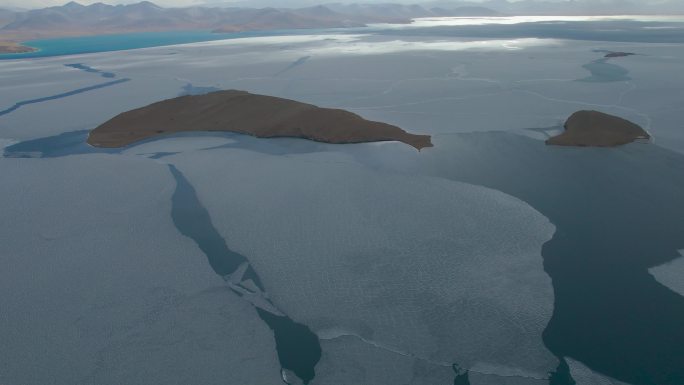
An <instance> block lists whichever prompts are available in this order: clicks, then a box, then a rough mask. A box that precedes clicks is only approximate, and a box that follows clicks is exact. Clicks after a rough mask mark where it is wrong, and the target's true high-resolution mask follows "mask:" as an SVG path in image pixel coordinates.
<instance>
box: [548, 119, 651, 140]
mask: <svg viewBox="0 0 684 385" xmlns="http://www.w3.org/2000/svg"><path fill="white" fill-rule="evenodd" d="M650 138H651V136H650V135H649V134H648V133H647V132H646V131H645V130H644V129H643V128H641V127H640V126H639V125H637V124H635V123H632V122H630V121H629V120H625V119H622V118H620V117H617V116H613V115H608V114H605V113H603V112H599V111H588V110H584V111H578V112H575V113H574V114H572V115H571V116H570V117H569V118H568V120H567V121H566V122H565V131H564V132H563V133H562V134H560V135H557V136H554V137H553V138H550V139H548V140H547V141H546V144H550V145H556V146H591V147H614V146H619V145H622V144H627V143H631V142H634V141H635V140H638V139H650Z"/></svg>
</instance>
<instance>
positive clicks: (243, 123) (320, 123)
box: [88, 90, 432, 150]
mask: <svg viewBox="0 0 684 385" xmlns="http://www.w3.org/2000/svg"><path fill="white" fill-rule="evenodd" d="M187 131H229V132H237V133H241V134H248V135H253V136H256V137H259V138H274V137H295V138H305V139H310V140H314V141H318V142H325V143H363V142H380V141H399V142H403V143H406V144H408V145H410V146H413V147H415V148H416V149H418V150H420V149H422V148H424V147H432V142H431V141H430V136H429V135H415V134H411V133H408V132H406V131H404V130H402V129H401V128H399V127H396V126H392V125H390V124H386V123H381V122H374V121H370V120H366V119H363V118H362V117H360V116H358V115H356V114H354V113H351V112H348V111H344V110H339V109H331V108H321V107H317V106H314V105H312V104H306V103H301V102H297V101H294V100H289V99H283V98H277V97H273V96H265V95H256V94H251V93H249V92H246V91H236V90H228V91H217V92H211V93H208V94H204V95H187V96H180V97H177V98H173V99H168V100H163V101H161V102H157V103H153V104H150V105H148V106H146V107H142V108H138V109H135V110H131V111H128V112H124V113H122V114H119V115H117V116H115V117H114V118H112V119H111V120H109V121H107V122H105V123H103V124H102V125H100V126H98V127H97V128H95V129H94V130H92V131H91V132H90V134H89V135H88V144H90V145H92V146H96V147H123V146H126V145H129V144H132V143H135V142H138V141H141V140H144V139H148V138H153V137H155V136H159V135H164V134H172V133H178V132H187Z"/></svg>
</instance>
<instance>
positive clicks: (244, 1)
mask: <svg viewBox="0 0 684 385" xmlns="http://www.w3.org/2000/svg"><path fill="white" fill-rule="evenodd" d="M76 1H77V2H79V3H81V4H93V3H97V2H103V3H107V4H130V3H137V2H139V1H140V0H76ZM151 1H152V2H153V3H155V4H158V5H161V6H168V7H178V6H189V5H202V4H207V3H217V2H222V3H230V2H238V3H240V5H241V6H245V5H249V4H250V2H251V1H250V0H151ZM425 1H427V0H274V1H271V2H270V3H273V4H274V5H281V6H283V7H287V6H288V3H289V4H291V5H292V4H296V5H297V6H300V5H304V4H318V3H331V2H342V3H352V2H357V3H378V2H384V3H391V2H394V3H421V2H425ZM470 1H484V0H470ZM510 1H518V0H510ZM545 1H565V0H545ZM580 1H581V0H580ZM584 1H585V2H588V3H593V2H595V3H611V2H619V1H620V0H584ZM662 1H663V0H631V2H633V3H637V4H649V3H659V2H662ZM681 1H683V2H684V0H681ZM66 2H68V0H0V7H3V6H5V7H21V8H42V7H49V6H54V5H62V4H64V3H66ZM254 3H255V5H257V6H260V5H263V4H264V3H267V2H266V1H264V0H256V1H254Z"/></svg>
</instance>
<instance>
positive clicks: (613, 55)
mask: <svg viewBox="0 0 684 385" xmlns="http://www.w3.org/2000/svg"><path fill="white" fill-rule="evenodd" d="M634 55H636V54H635V53H632V52H608V53H607V54H606V55H605V56H604V57H605V58H612V57H626V56H634Z"/></svg>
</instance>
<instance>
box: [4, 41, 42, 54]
mask: <svg viewBox="0 0 684 385" xmlns="http://www.w3.org/2000/svg"><path fill="white" fill-rule="evenodd" d="M35 50H36V49H35V48H32V47H27V46H25V45H21V44H18V43H14V42H3V41H0V54H2V53H25V52H33V51H35Z"/></svg>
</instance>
